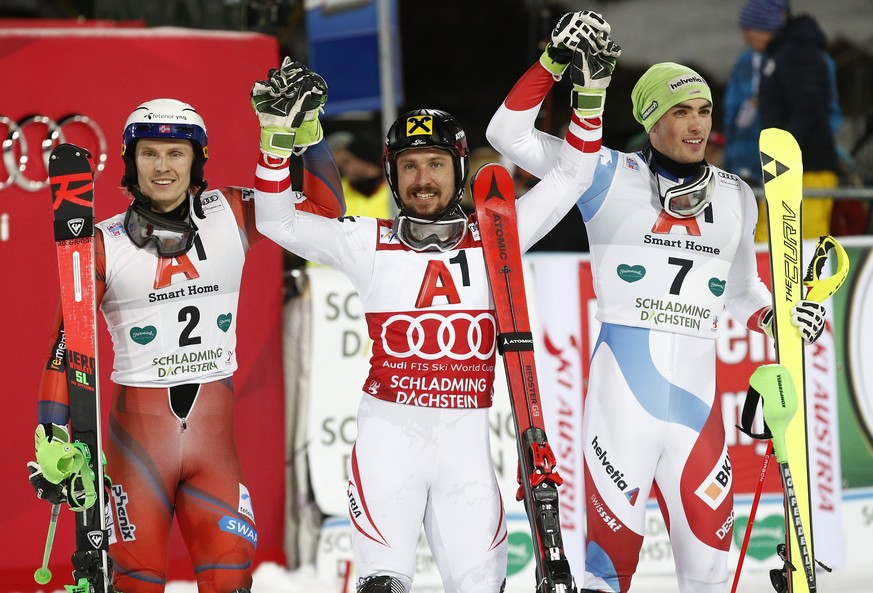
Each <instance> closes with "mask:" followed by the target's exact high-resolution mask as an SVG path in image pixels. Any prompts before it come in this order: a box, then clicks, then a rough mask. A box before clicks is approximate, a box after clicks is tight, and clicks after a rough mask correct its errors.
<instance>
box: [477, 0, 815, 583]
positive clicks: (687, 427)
mask: <svg viewBox="0 0 873 593" xmlns="http://www.w3.org/2000/svg"><path fill="white" fill-rule="evenodd" d="M591 19H594V22H593V23H592V24H591V26H596V24H595V23H596V22H598V21H599V22H601V23H602V22H603V21H602V18H601V17H600V16H599V15H596V14H595V13H590V12H588V11H582V12H578V13H568V14H567V15H564V17H562V19H561V20H560V21H559V23H558V25H557V27H556V28H555V30H554V32H553V33H552V40H551V43H550V47H549V48H548V49H547V51H546V53H544V55H543V58H542V59H541V61H540V62H538V63H536V64H534V65H533V66H532V67H531V68H530V69H529V70H528V71H527V72H526V73H525V74H524V76H523V77H522V78H521V79H520V80H519V81H518V83H517V84H516V86H515V88H514V89H513V90H512V93H510V95H509V96H508V97H507V98H506V100H505V101H504V103H503V105H502V106H501V107H500V109H499V110H498V111H497V113H496V114H495V115H494V117H493V118H492V120H491V123H490V125H489V127H488V131H487V135H488V139H489V140H490V141H491V143H492V144H493V145H494V147H495V148H497V149H498V150H499V151H500V152H501V153H502V154H504V155H505V156H507V157H508V158H509V159H510V160H512V161H513V162H515V163H516V164H518V165H519V166H520V167H522V168H523V169H525V170H526V171H529V172H531V173H532V174H533V175H535V176H539V175H542V174H543V173H544V172H545V171H548V170H549V168H550V167H551V163H553V162H554V159H555V158H557V154H558V150H559V147H560V144H561V141H560V140H559V139H557V138H555V137H552V136H549V135H548V134H544V133H542V132H540V131H538V130H536V129H535V128H534V121H535V119H536V116H537V112H538V111H539V108H540V105H541V103H542V101H543V99H544V98H545V96H546V95H547V94H548V92H549V91H550V89H551V87H552V85H553V84H554V77H556V76H557V77H558V78H560V75H561V74H562V73H563V66H562V65H561V64H560V63H558V64H556V63H555V61H554V60H553V59H550V57H551V56H555V55H558V57H560V49H561V47H560V46H561V45H563V44H564V43H565V36H566V31H567V30H568V29H570V28H572V27H574V26H578V23H590V22H591ZM602 28H603V29H604V30H605V31H607V32H608V31H609V28H608V25H605V23H604V26H603V27H602ZM575 65H576V61H575V57H574V62H573V67H574V68H575ZM575 74H576V70H575V69H571V77H572V78H573V79H574V80H573V82H574V86H575V84H576V79H575V78H576V77H575ZM579 96H580V101H585V100H587V101H592V100H595V97H594V96H593V95H592V94H591V93H583V92H580V93H579ZM632 98H633V105H634V115H635V117H636V119H637V120H638V121H639V122H640V123H641V124H643V125H644V127H645V129H646V131H647V132H648V133H649V145H648V147H647V148H646V150H644V151H641V152H638V153H633V154H626V153H621V152H617V151H614V150H610V149H608V148H603V149H602V150H601V153H600V158H599V161H598V165H597V170H596V171H595V176H594V180H593V181H592V183H591V184H590V185H589V186H588V188H587V189H586V191H585V192H584V193H582V194H580V196H579V200H578V203H577V205H578V208H579V210H580V212H581V214H582V218H583V220H584V221H585V225H586V229H587V232H588V238H589V242H590V246H591V260H592V272H593V275H594V284H595V292H596V293H597V319H598V320H599V321H600V322H601V330H600V335H599V337H598V339H597V342H596V344H595V346H594V350H593V354H592V358H591V366H590V375H589V383H588V391H587V394H586V396H585V408H584V413H583V427H582V442H583V443H584V444H585V449H584V455H585V457H584V458H585V490H586V493H585V496H586V498H585V504H586V515H587V533H586V540H587V541H586V558H585V580H584V587H585V589H584V590H585V591H610V592H619V591H622V592H624V591H628V590H629V588H630V584H631V579H632V577H633V574H634V572H635V570H636V567H637V562H638V559H639V552H640V547H641V545H642V541H643V534H644V531H645V511H646V503H647V501H648V499H649V495H650V493H651V492H652V487H653V486H654V487H655V489H654V493H655V495H656V496H657V499H658V502H659V504H660V507H661V510H662V513H663V515H664V518H665V521H666V522H667V525H668V529H669V531H670V542H671V545H672V548H673V556H674V560H675V564H676V575H677V578H678V582H679V590H680V591H681V592H682V593H722V592H723V591H724V589H725V585H726V582H727V578H728V571H727V556H728V549H729V547H730V540H731V532H732V526H733V489H732V484H733V482H732V480H731V465H730V460H729V458H728V453H727V447H726V444H725V432H724V423H723V420H722V414H721V406H720V401H719V400H718V399H716V389H715V386H716V383H715V337H716V336H717V332H718V329H719V320H720V319H721V317H722V311H723V309H724V308H725V306H727V307H728V309H729V310H730V311H731V314H732V316H733V318H734V319H735V320H737V321H739V322H740V323H748V325H749V327H750V329H753V330H756V331H768V330H769V324H770V319H771V317H772V315H771V308H770V303H771V302H772V301H771V297H770V294H769V292H768V290H767V288H766V286H764V284H763V283H762V282H761V280H760V279H759V277H758V273H757V267H756V263H755V254H754V246H753V235H754V226H755V221H756V215H757V210H756V204H755V199H754V195H753V193H752V191H751V189H750V188H749V187H748V185H747V184H746V183H745V182H743V181H742V180H740V179H739V178H738V177H737V176H735V175H732V174H730V173H727V172H725V171H722V170H720V169H717V168H716V167H712V166H710V165H708V164H707V163H706V162H705V161H704V157H703V154H704V150H705V148H706V141H707V138H708V137H709V132H710V129H711V126H712V120H711V115H712V97H711V93H710V91H709V86H708V85H707V84H706V81H704V80H703V78H702V77H700V76H699V75H698V74H697V73H696V72H694V71H693V70H691V69H690V68H687V67H685V66H681V65H679V64H673V63H663V64H656V65H655V66H653V67H652V68H650V69H649V70H648V71H647V72H646V73H645V74H644V75H643V77H641V78H640V80H639V82H638V83H637V85H636V86H635V87H634V90H633V94H632ZM794 321H795V323H796V324H797V325H798V326H799V327H800V328H801V331H802V333H803V336H804V339H805V340H806V341H807V342H811V341H813V340H815V339H816V338H817V337H818V335H820V333H821V330H822V328H823V326H824V308H823V307H822V306H821V305H819V304H818V303H812V302H808V301H801V302H800V303H799V304H798V305H797V307H796V311H795V319H794Z"/></svg>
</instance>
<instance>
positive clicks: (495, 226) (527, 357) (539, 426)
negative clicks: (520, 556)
mask: <svg viewBox="0 0 873 593" xmlns="http://www.w3.org/2000/svg"><path fill="white" fill-rule="evenodd" d="M471 188H472V193H473V200H474V202H475V204H476V215H477V217H478V220H479V232H480V234H481V238H482V248H483V251H484V253H485V267H486V269H487V271H488V279H489V282H490V284H491V292H492V294H493V296H494V307H495V312H496V316H497V348H498V351H499V352H500V354H501V355H502V356H503V363H504V367H505V369H506V382H507V386H508V388H509V395H510V399H511V404H512V415H513V420H514V422H515V431H516V435H518V436H517V438H518V458H519V466H518V467H519V476H518V481H519V491H518V495H517V498H518V500H524V506H525V510H526V511H527V516H528V519H529V521H530V527H531V534H532V536H533V540H534V555H535V557H536V575H537V592H538V593H570V592H574V593H575V591H576V585H575V582H574V580H573V575H572V573H571V571H570V563H569V562H568V561H567V558H566V556H565V555H564V544H563V540H562V538H561V524H560V521H559V516H558V486H560V485H561V484H562V483H563V479H562V478H561V476H560V475H559V474H558V471H557V468H556V462H555V455H554V454H553V453H552V449H551V447H550V446H549V442H548V439H547V438H546V431H545V424H544V421H543V408H542V402H541V400H540V394H539V387H538V386H537V376H536V366H535V364H534V352H533V337H532V334H531V330H530V320H529V318H528V309H527V299H526V298H525V288H524V275H523V270H522V261H521V249H520V247H519V242H518V228H517V226H516V216H515V187H514V184H513V181H512V177H511V176H510V174H509V172H508V171H507V170H506V169H504V168H503V167H501V166H500V165H496V164H493V163H492V164H488V165H485V166H483V167H482V168H481V169H479V171H478V172H477V173H476V175H475V176H474V178H473V182H472V183H471Z"/></svg>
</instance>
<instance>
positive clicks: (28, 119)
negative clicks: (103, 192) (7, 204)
mask: <svg viewBox="0 0 873 593" xmlns="http://www.w3.org/2000/svg"><path fill="white" fill-rule="evenodd" d="M73 126H80V127H82V128H84V129H85V130H87V131H88V134H89V136H91V137H92V138H93V140H95V141H96V144H97V151H96V153H95V151H94V150H93V149H92V150H91V154H92V155H93V156H94V158H95V171H94V175H95V177H96V176H97V174H99V172H100V171H102V170H103V169H104V168H105V167H106V159H107V156H108V153H107V146H106V136H105V135H104V134H103V130H101V129H100V126H99V125H97V122H96V121H94V120H93V119H92V118H90V117H88V116H87V115H81V114H79V113H72V114H69V115H65V116H64V117H61V118H59V119H58V120H57V121H56V120H54V119H52V118H50V117H48V116H47V115H39V114H34V115H28V116H25V117H23V118H21V119H19V120H18V121H15V120H13V119H12V118H11V117H7V116H5V115H3V114H0V130H2V129H3V128H5V129H6V130H7V131H6V136H5V139H4V140H3V146H2V150H3V169H4V171H2V172H0V190H4V189H6V188H7V187H9V186H11V185H13V184H14V185H16V186H18V187H19V188H21V189H23V190H24V191H29V192H36V191H40V190H42V189H44V188H46V187H48V184H49V180H48V174H47V173H46V171H48V161H49V155H51V152H52V149H53V148H54V147H55V146H57V145H58V144H62V143H64V142H67V141H68V140H67V137H66V135H65V133H64V132H65V131H66V132H69V131H70V129H71V128H72V127H73ZM32 128H35V129H32ZM0 137H2V136H0ZM28 138H31V140H32V139H33V138H40V139H41V142H40V145H39V146H38V147H37V146H34V145H33V143H32V142H28ZM92 146H93V145H88V148H92ZM34 159H42V165H43V167H38V166H37V167H35V166H34Z"/></svg>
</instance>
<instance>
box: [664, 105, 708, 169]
mask: <svg viewBox="0 0 873 593" xmlns="http://www.w3.org/2000/svg"><path fill="white" fill-rule="evenodd" d="M711 130H712V103H710V102H709V101H707V100H706V99H689V100H687V101H683V102H682V103H679V104H678V105H676V106H674V107H672V108H671V109H670V110H669V111H668V112H667V113H665V114H664V115H662V116H661V119H659V120H658V121H657V122H656V123H655V125H654V126H652V129H651V131H650V132H649V140H650V141H651V142H652V147H654V149H655V150H657V151H658V152H660V153H661V154H663V155H664V156H666V157H668V158H670V159H673V160H674V161H676V162H677V163H683V164H690V163H697V162H700V161H702V160H703V158H704V153H705V151H706V140H707V138H709V133H710V131H711Z"/></svg>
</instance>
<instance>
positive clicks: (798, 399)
mask: <svg viewBox="0 0 873 593" xmlns="http://www.w3.org/2000/svg"><path fill="white" fill-rule="evenodd" d="M760 152H761V166H762V169H763V174H764V192H765V198H766V208H767V228H768V231H769V243H770V274H771V279H772V285H773V288H772V294H773V325H772V327H773V337H774V338H775V340H776V361H777V364H774V365H765V366H762V367H760V368H758V369H757V370H756V371H755V372H754V373H753V374H752V377H751V379H750V396H751V397H753V400H752V401H753V402H754V404H753V405H756V403H757V398H758V396H762V397H763V415H764V421H765V423H766V427H767V429H768V432H765V434H764V435H753V436H764V437H772V446H771V451H772V452H774V453H775V455H776V460H777V462H778V465H779V471H780V475H781V478H782V488H783V494H784V497H785V503H784V505H785V539H786V541H785V544H780V546H779V547H778V548H777V552H778V553H779V555H780V557H782V559H783V561H784V566H783V568H782V569H774V570H771V571H770V581H771V583H772V585H773V587H774V589H775V590H776V591H777V592H778V593H783V592H788V593H815V592H816V590H817V586H816V575H815V564H816V560H815V550H814V547H813V537H812V506H811V501H810V480H809V448H808V443H807V438H808V434H809V433H808V422H807V415H806V408H807V407H806V390H805V385H806V380H805V372H804V364H805V363H804V349H803V347H804V344H803V339H802V337H801V335H800V332H799V330H798V329H797V328H796V327H795V326H794V325H793V323H792V321H791V317H792V311H791V309H792V308H793V307H794V305H795V304H796V303H797V302H798V301H799V300H801V299H804V298H805V299H807V300H813V301H817V302H823V301H825V300H827V298H829V297H830V296H831V295H832V294H833V293H834V292H836V290H837V289H838V288H839V287H840V285H841V284H842V283H843V281H844V280H845V278H846V276H847V275H848V271H849V265H848V258H847V256H846V253H845V250H843V248H842V246H841V245H840V244H839V243H838V242H837V241H836V240H835V239H834V238H833V237H830V236H824V237H821V239H820V240H819V244H818V247H817V248H816V251H815V253H814V255H813V258H812V260H811V262H810V264H809V267H808V269H807V272H806V274H805V275H803V274H802V272H801V270H802V268H801V266H802V263H803V233H802V228H803V227H802V220H803V218H802V210H803V206H802V200H803V162H802V155H801V152H800V147H799V146H798V144H797V141H796V140H795V139H794V137H793V136H792V135H791V134H790V133H788V132H786V131H784V130H780V129H776V128H768V129H765V130H763V131H762V132H761V137H760ZM831 252H833V253H834V254H835V255H836V257H837V266H836V271H835V272H834V273H833V274H832V275H831V276H829V277H828V278H822V277H821V272H822V271H823V269H824V265H825V263H826V261H827V259H828V255H829V254H830V253H831ZM804 287H806V288H808V289H809V291H808V293H807V294H806V295H805V296H804V295H803V293H802V291H803V289H804ZM744 416H746V414H745V411H744ZM749 423H750V419H747V418H744V424H749ZM746 428H747V429H748V427H746ZM749 434H751V433H749ZM769 455H770V452H769V451H768V453H767V456H766V457H765V461H764V469H763V470H762V473H761V480H760V483H759V488H758V492H757V493H756V496H755V502H754V503H753V510H754V509H755V508H756V507H757V500H758V498H759V496H760V486H761V485H762V483H763V479H764V475H765V472H766V467H767V465H768V462H769ZM753 519H754V515H752V517H750V520H749V524H748V526H747V532H746V536H745V538H744V548H745V545H746V543H747V542H748V536H749V532H750V531H751V527H752V522H753ZM743 551H744V550H743ZM740 559H741V561H742V552H741V556H740ZM822 566H823V565H822ZM738 575H739V566H738V569H737V577H738ZM736 585H737V578H735V580H734V590H735V589H736Z"/></svg>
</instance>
